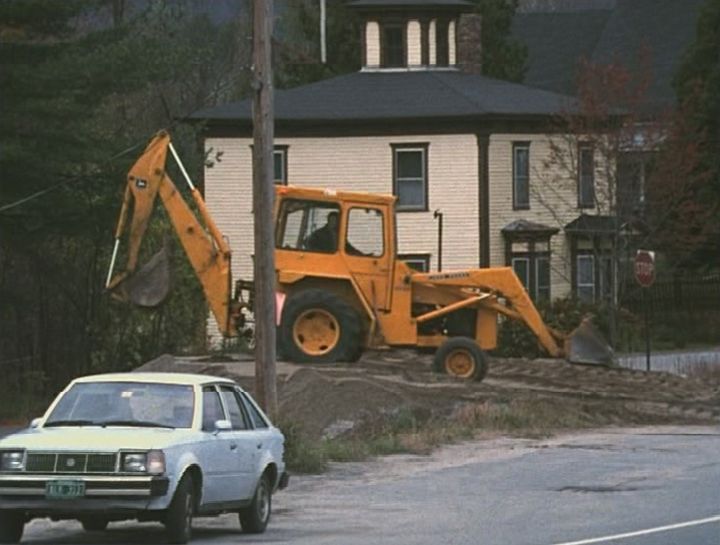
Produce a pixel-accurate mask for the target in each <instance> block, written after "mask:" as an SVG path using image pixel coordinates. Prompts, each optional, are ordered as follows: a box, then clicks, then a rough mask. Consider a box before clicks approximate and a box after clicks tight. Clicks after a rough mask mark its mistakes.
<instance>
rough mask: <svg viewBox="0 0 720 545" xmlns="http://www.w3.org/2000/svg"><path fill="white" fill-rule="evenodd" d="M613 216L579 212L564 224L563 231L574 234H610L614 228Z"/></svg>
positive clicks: (614, 219)
mask: <svg viewBox="0 0 720 545" xmlns="http://www.w3.org/2000/svg"><path fill="white" fill-rule="evenodd" d="M615 222H616V218H615V216H595V215H589V214H580V215H579V216H578V217H577V218H575V219H574V220H572V221H571V222H570V223H568V224H567V225H566V226H565V232H566V233H569V234H575V235H601V234H611V233H614V232H615V230H616V226H615Z"/></svg>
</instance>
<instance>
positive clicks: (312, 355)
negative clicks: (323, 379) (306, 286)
mask: <svg viewBox="0 0 720 545" xmlns="http://www.w3.org/2000/svg"><path fill="white" fill-rule="evenodd" d="M278 342H279V344H280V352H281V353H282V355H283V356H284V357H286V358H287V359H289V360H291V361H295V362H300V363H331V362H336V361H355V360H356V359H357V357H358V355H359V353H360V349H361V344H362V343H361V326H360V319H359V317H358V314H357V312H356V311H355V309H354V308H353V307H352V306H350V305H349V304H348V303H346V302H345V301H343V300H342V299H341V298H340V297H338V296H337V295H335V294H334V293H331V292H326V291H322V290H317V289H310V290H306V291H300V292H298V293H296V294H294V295H292V296H291V297H290V298H289V299H288V301H287V302H286V303H285V307H284V309H283V313H282V320H281V322H280V330H279V332H278Z"/></svg>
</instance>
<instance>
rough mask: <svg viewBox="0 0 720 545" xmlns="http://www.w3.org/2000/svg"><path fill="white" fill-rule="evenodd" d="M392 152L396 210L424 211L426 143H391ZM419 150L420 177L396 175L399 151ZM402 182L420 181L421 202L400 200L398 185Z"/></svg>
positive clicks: (426, 163) (426, 166)
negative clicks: (405, 202)
mask: <svg viewBox="0 0 720 545" xmlns="http://www.w3.org/2000/svg"><path fill="white" fill-rule="evenodd" d="M392 152H393V195H395V196H396V197H398V201H397V205H396V210H397V211H398V212H426V211H427V210H428V193H429V183H428V173H427V171H428V155H427V154H428V145H427V144H418V145H413V144H392ZM417 152H420V159H421V167H422V174H421V176H420V177H412V178H411V177H404V178H401V177H400V176H399V175H398V169H399V165H400V161H399V154H400V153H417ZM403 182H421V184H422V191H423V202H422V204H403V203H402V202H400V191H399V186H400V184H401V183H403Z"/></svg>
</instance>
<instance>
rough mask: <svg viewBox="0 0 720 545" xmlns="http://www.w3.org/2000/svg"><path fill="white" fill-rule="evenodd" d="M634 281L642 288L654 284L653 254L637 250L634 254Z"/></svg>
mask: <svg viewBox="0 0 720 545" xmlns="http://www.w3.org/2000/svg"><path fill="white" fill-rule="evenodd" d="M635 279H636V280H637V281H638V284H640V285H641V286H642V287H643V288H649V287H650V286H652V283H653V282H655V252H651V251H649V250H638V251H637V254H635Z"/></svg>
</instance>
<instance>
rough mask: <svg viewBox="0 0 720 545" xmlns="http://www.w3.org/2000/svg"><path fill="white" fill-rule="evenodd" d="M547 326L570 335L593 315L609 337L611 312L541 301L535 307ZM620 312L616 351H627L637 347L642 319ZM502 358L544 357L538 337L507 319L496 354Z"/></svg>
mask: <svg viewBox="0 0 720 545" xmlns="http://www.w3.org/2000/svg"><path fill="white" fill-rule="evenodd" d="M536 306H537V308H538V311H539V312H540V315H541V316H542V318H543V320H544V321H545V323H546V324H547V325H548V326H549V327H551V328H553V329H555V330H557V331H560V332H562V333H570V332H572V331H573V330H574V329H575V328H576V327H577V326H579V325H580V322H581V321H582V320H583V318H585V317H586V316H591V317H592V321H593V324H594V325H595V326H596V327H597V328H598V329H599V330H600V332H601V333H602V334H603V335H604V336H605V338H607V339H609V338H610V327H609V319H610V311H611V307H610V306H609V305H606V304H588V303H583V302H581V301H579V300H577V299H574V298H563V299H555V300H554V301H552V302H545V301H541V302H539V303H537V304H536ZM616 312H617V318H616V319H617V328H616V329H617V332H618V335H617V337H618V338H617V339H616V340H615V341H616V342H615V346H616V349H621V350H622V349H625V350H626V349H628V348H631V347H632V346H633V345H635V344H637V342H638V340H637V339H638V338H639V336H640V335H641V333H642V329H641V322H640V320H639V319H638V318H637V317H636V316H635V315H634V314H632V313H631V312H629V311H627V310H626V309H623V308H618V309H616ZM493 354H494V355H496V356H500V357H526V358H537V357H541V356H543V355H545V351H544V350H543V348H542V347H541V346H540V344H539V343H538V340H537V337H535V334H534V333H533V332H532V331H531V330H530V329H529V328H528V327H527V325H525V324H524V323H523V322H520V321H518V320H510V319H507V318H505V319H504V320H503V322H502V323H501V324H500V327H499V330H498V347H497V348H496V349H495V351H494V352H493Z"/></svg>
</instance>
